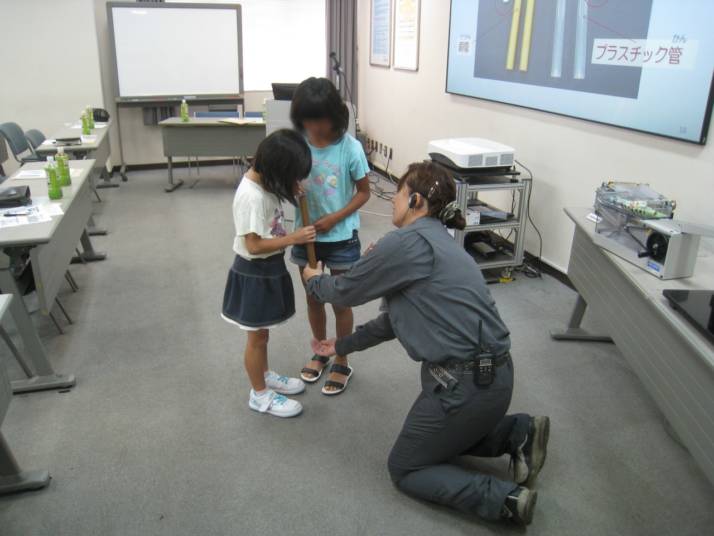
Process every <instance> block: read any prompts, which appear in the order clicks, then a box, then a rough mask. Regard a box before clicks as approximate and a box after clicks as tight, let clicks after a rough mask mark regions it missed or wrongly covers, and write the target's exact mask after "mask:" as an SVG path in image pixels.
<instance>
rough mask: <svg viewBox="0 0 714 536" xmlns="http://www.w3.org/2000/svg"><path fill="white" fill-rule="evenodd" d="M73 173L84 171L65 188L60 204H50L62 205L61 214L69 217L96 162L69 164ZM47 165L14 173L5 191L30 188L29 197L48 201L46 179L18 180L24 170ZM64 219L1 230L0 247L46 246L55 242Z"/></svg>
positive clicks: (25, 167) (74, 162) (5, 185)
mask: <svg viewBox="0 0 714 536" xmlns="http://www.w3.org/2000/svg"><path fill="white" fill-rule="evenodd" d="M69 167H70V169H81V170H82V173H81V174H80V175H79V176H78V177H72V185H71V186H67V187H65V188H62V193H63V194H64V196H63V197H62V199H60V200H58V201H50V203H59V204H60V206H61V207H62V210H63V211H64V212H65V213H66V212H67V211H68V210H69V208H70V205H71V204H72V202H73V200H74V198H75V195H76V194H77V192H79V191H80V189H81V188H82V186H83V185H84V183H85V181H86V180H87V179H88V178H89V175H90V173H91V171H92V168H93V167H94V160H70V161H69ZM44 168H45V163H44V162H31V163H27V164H25V165H23V166H22V167H21V168H20V169H18V170H17V171H16V172H15V173H13V174H12V175H11V176H10V177H9V178H8V179H7V180H6V181H5V182H4V183H3V187H4V188H8V187H11V186H25V185H26V186H29V187H30V195H31V196H32V198H33V200H34V199H37V198H38V197H45V198H47V179H46V178H44V177H43V178H41V179H39V178H38V179H35V178H31V179H24V178H23V179H18V178H16V176H17V174H18V173H19V172H20V171H22V170H27V169H44ZM61 219H62V215H59V216H53V217H52V221H48V222H44V223H31V224H29V225H18V226H16V227H8V228H6V229H2V230H0V247H5V246H18V245H36V244H46V243H47V242H49V241H50V239H51V238H52V235H53V233H54V231H55V228H56V227H57V224H58V222H59V221H60V220H61Z"/></svg>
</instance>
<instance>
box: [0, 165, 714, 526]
mask: <svg viewBox="0 0 714 536" xmlns="http://www.w3.org/2000/svg"><path fill="white" fill-rule="evenodd" d="M179 174H180V175H183V176H185V174H186V171H185V170H181V171H179ZM201 174H202V177H203V180H202V181H201V182H200V183H198V184H197V185H196V187H195V188H194V189H188V188H186V187H184V188H182V189H181V190H178V191H176V192H175V193H173V194H170V195H169V194H165V193H164V192H163V189H162V187H163V182H164V181H165V171H152V172H141V173H138V172H137V173H132V174H130V176H129V177H130V181H129V182H128V183H123V184H122V186H121V188H120V189H118V190H102V192H101V194H102V196H103V197H104V198H105V203H103V204H102V205H97V211H98V213H99V215H98V218H97V220H98V221H99V222H100V223H101V224H102V225H104V226H106V227H107V228H109V230H110V234H109V235H108V236H107V237H97V238H95V239H94V242H95V247H96V248H97V249H99V250H106V251H107V253H108V254H109V257H108V259H107V260H106V261H105V262H103V263H98V264H92V265H88V266H75V267H73V268H72V272H73V274H74V275H75V278H76V279H77V281H78V283H79V285H80V287H81V288H80V291H79V292H78V293H76V294H72V293H71V292H70V291H69V289H66V290H65V291H63V294H62V298H63V302H64V303H65V304H66V307H67V308H68V310H69V311H70V313H71V314H72V315H73V316H74V319H75V321H76V323H75V325H73V326H68V327H67V332H66V334H65V335H62V336H58V335H57V334H56V332H55V330H54V328H53V327H52V326H51V324H49V323H48V322H47V321H46V320H44V319H42V318H38V319H37V322H38V325H39V329H40V332H41V335H42V337H43V340H44V342H45V344H46V346H47V350H48V353H49V355H50V357H51V360H52V362H53V363H54V365H55V367H56V369H57V370H58V371H61V372H67V373H74V374H76V376H77V386H76V388H75V389H74V390H72V391H71V392H69V393H64V394H62V393H57V392H46V393H36V394H30V395H24V396H16V397H15V399H14V400H13V403H12V404H11V406H10V410H9V413H8V416H7V418H6V422H5V424H4V426H3V431H4V433H5V436H6V437H7V439H8V441H9V442H10V443H11V445H12V446H13V448H14V450H15V452H16V455H17V457H18V459H19V461H20V463H21V464H22V465H23V466H25V467H27V468H48V469H50V471H51V473H52V476H53V480H52V482H51V484H50V486H49V488H47V489H45V490H43V491H39V492H33V493H26V494H23V495H17V496H11V497H6V498H1V499H0V534H2V535H3V536H10V535H85V534H91V535H99V534H101V535H153V534H161V535H198V534H200V535H229V534H231V535H232V534H240V535H254V534H255V535H260V534H270V535H272V534H278V533H286V534H296V535H303V534H305V535H307V534H330V535H342V534H345V535H351V534H364V535H377V534H387V535H392V534H394V535H401V534H403V535H422V534H424V535H432V534H441V535H461V534H493V533H497V534H506V533H511V532H514V531H515V532H518V531H517V530H515V529H513V528H511V527H509V526H508V525H501V524H490V523H484V522H481V521H478V520H476V519H473V518H470V517H468V516H464V515H461V514H456V513H454V512H451V511H448V510H446V509H443V508H440V507H436V506H432V505H429V504H425V503H422V502H418V501H415V500H413V499H411V498H409V497H406V496H404V495H402V494H400V493H399V492H398V491H397V490H395V488H394V487H393V486H392V485H391V483H390V480H389V477H388V474H387V471H386V458H387V455H388V452H389V449H390V447H391V444H392V442H393V440H394V438H395V437H396V435H397V433H398V431H399V427H400V425H401V422H402V419H403V418H404V415H405V414H406V412H407V410H408V408H409V406H410V405H411V403H412V400H413V399H414V397H415V396H416V395H417V392H418V383H417V380H418V366H417V365H416V364H415V363H413V362H411V361H410V360H409V359H408V358H407V357H406V355H405V353H404V352H403V350H402V349H401V348H400V346H399V345H398V344H397V343H390V344H385V345H382V346H380V347H377V348H374V349H372V350H370V351H368V352H364V353H362V354H359V355H355V356H354V358H353V361H352V364H353V366H354V367H355V370H356V375H355V377H354V379H353V382H352V383H351V384H350V387H349V390H348V392H346V393H345V394H344V395H342V396H340V397H338V398H333V399H327V398H326V397H324V396H322V395H321V394H320V393H319V389H318V388H317V387H315V386H313V387H311V388H309V391H308V392H307V393H306V394H305V395H302V398H301V400H302V401H303V403H304V405H305V412H304V414H303V415H302V416H301V417H299V418H297V419H294V420H290V421H285V420H279V419H276V418H271V417H267V416H261V415H258V414H256V413H253V412H251V411H250V410H249V409H248V407H247V395H248V389H249V384H248V381H247V378H246V375H245V373H244V372H243V367H242V350H243V343H244V337H243V334H242V333H241V332H240V330H238V329H236V328H234V327H232V326H229V325H227V324H226V323H225V322H223V321H221V320H220V318H219V310H220V304H221V298H222V292H223V285H224V281H225V276H226V273H227V269H228V266H229V264H230V262H231V259H232V253H231V242H232V222H231V213H230V205H231V198H232V192H233V188H232V181H231V180H230V179H228V178H227V177H228V176H229V174H230V169H229V168H227V167H226V168H223V167H221V168H207V167H204V168H203V169H202V170H201ZM209 177H212V178H209ZM188 184H190V183H187V185H188ZM366 208H367V209H368V210H370V211H373V212H379V213H385V212H389V211H390V207H389V205H388V204H387V203H386V202H384V201H382V200H380V199H376V198H374V197H373V199H372V200H371V201H370V203H369V205H368V206H367V207H366ZM362 221H363V230H362V239H363V242H364V243H365V244H366V243H367V242H368V241H369V240H374V239H376V238H378V237H379V236H381V235H382V234H383V233H384V232H385V231H387V230H389V228H390V221H389V220H388V219H387V218H384V217H381V216H377V215H371V214H367V215H363V218H362ZM293 275H295V274H293ZM295 283H296V287H297V290H298V291H299V287H298V285H299V282H298V280H297V278H295ZM491 288H492V291H493V293H494V295H495V298H496V300H497V302H498V304H499V307H500V310H501V313H502V316H503V317H504V319H505V321H506V322H507V324H508V325H509V327H510V329H511V331H512V334H513V335H512V337H513V354H514V361H515V366H516V389H515V393H514V399H513V404H512V410H513V411H527V412H531V413H538V414H548V415H550V416H551V418H552V423H553V426H552V433H551V443H550V451H549V458H548V462H547V464H546V467H545V468H544V470H543V472H542V474H541V478H540V479H539V486H538V487H539V490H540V498H539V502H538V508H537V512H536V515H535V520H534V523H533V525H532V526H531V527H530V528H529V530H528V532H529V533H530V534H544V535H545V534H547V535H551V536H552V535H561V534H562V535H572V534H579V535H584V534H588V535H589V534H598V535H607V536H610V535H613V534H641V535H651V534H676V535H678V536H683V535H688V534H692V535H694V534H696V535H700V534H705V533H709V534H710V533H711V530H712V529H711V527H712V526H713V525H714V511H713V510H712V504H714V491H713V489H712V487H711V486H710V484H709V483H708V482H707V481H706V479H705V478H704V476H703V475H702V473H701V472H700V471H699V469H698V468H697V467H696V465H695V463H694V462H693V460H692V459H691V457H690V456H689V454H688V453H687V452H686V451H685V450H684V449H683V448H682V447H681V446H680V445H679V444H677V443H676V442H675V441H674V440H673V439H672V438H671V437H670V436H669V435H668V434H667V432H666V430H665V426H664V422H663V420H662V418H661V417H660V414H659V413H658V410H657V409H656V407H655V406H654V404H653V403H652V401H651V399H650V398H649V397H648V395H647V393H646V392H645V391H644V390H643V388H642V385H641V384H640V382H639V381H638V379H637V378H636V377H635V376H634V374H633V373H632V371H631V370H630V368H629V367H628V366H627V364H626V362H625V361H624V360H623V358H622V356H621V355H620V354H619V352H618V351H617V349H616V348H615V347H614V346H611V345H607V344H577V343H556V342H554V341H552V340H550V338H549V336H548V331H549V330H550V329H552V328H557V327H559V326H562V325H563V323H564V322H565V321H566V320H567V318H568V315H569V312H570V308H571V305H572V303H573V300H574V297H575V294H574V293H573V292H572V291H571V290H569V289H568V288H567V287H564V286H563V285H561V284H560V283H559V282H557V281H556V280H554V279H552V278H550V277H544V278H543V279H541V280H533V279H527V278H525V277H523V276H520V277H518V279H517V280H516V281H515V282H514V283H511V284H505V285H497V286H493V287H491ZM297 296H298V309H299V312H298V314H297V316H296V317H295V318H294V319H293V320H291V321H290V322H289V323H288V324H287V325H286V326H284V327H283V328H281V329H277V330H275V331H274V332H273V333H272V334H271V342H270V345H269V350H270V361H271V364H272V366H273V367H274V368H275V369H277V370H278V371H281V372H285V373H296V372H297V371H298V370H299V368H300V367H302V365H303V364H304V361H305V359H306V357H307V355H308V340H309V335H308V333H309V332H308V327H307V321H306V316H305V313H304V306H303V304H304V298H303V297H302V295H301V293H300V292H298V293H297ZM376 311H377V304H376V303H371V304H368V305H366V306H364V307H361V308H359V309H357V310H356V314H355V316H356V319H357V321H358V322H359V321H365V320H368V319H369V318H370V317H372V316H374V315H375V314H376ZM588 323H592V319H588ZM0 352H2V355H0V358H1V359H2V361H3V362H4V363H8V361H9V356H8V352H7V350H6V349H5V348H4V347H3V348H2V349H0ZM8 366H9V367H10V374H11V375H12V376H13V377H19V375H20V372H19V370H18V369H17V367H16V366H15V364H14V363H9V365H8ZM469 463H472V462H471V461H469ZM479 466H480V467H481V468H483V469H485V470H488V471H494V472H497V473H499V474H501V473H503V472H504V471H505V469H506V467H507V460H505V459H502V460H496V461H488V462H483V463H481V462H479Z"/></svg>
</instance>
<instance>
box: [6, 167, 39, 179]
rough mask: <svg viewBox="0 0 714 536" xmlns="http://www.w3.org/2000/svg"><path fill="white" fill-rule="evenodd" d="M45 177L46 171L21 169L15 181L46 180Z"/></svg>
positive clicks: (15, 176)
mask: <svg viewBox="0 0 714 536" xmlns="http://www.w3.org/2000/svg"><path fill="white" fill-rule="evenodd" d="M46 176H47V175H45V170H44V169H21V170H19V171H18V172H17V173H15V174H14V175H13V176H12V178H13V179H44V178H45V177H46Z"/></svg>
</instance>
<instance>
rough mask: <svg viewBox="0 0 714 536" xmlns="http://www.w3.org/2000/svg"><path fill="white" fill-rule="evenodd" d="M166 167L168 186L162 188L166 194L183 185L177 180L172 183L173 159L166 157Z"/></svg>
mask: <svg viewBox="0 0 714 536" xmlns="http://www.w3.org/2000/svg"><path fill="white" fill-rule="evenodd" d="M166 162H167V164H166V167H167V169H168V171H169V185H168V186H167V187H166V188H164V191H165V192H166V193H171V192H173V191H174V190H175V189H176V188H180V187H181V186H182V185H183V181H182V180H181V179H179V180H178V181H177V182H174V166H173V159H172V158H171V157H170V156H167V157H166Z"/></svg>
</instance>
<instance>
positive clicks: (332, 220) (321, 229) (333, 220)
mask: <svg viewBox="0 0 714 536" xmlns="http://www.w3.org/2000/svg"><path fill="white" fill-rule="evenodd" d="M339 221H340V220H339V219H338V218H337V217H335V215H334V214H328V215H327V216H323V217H322V218H320V219H319V220H317V221H316V222H314V223H313V225H314V226H315V230H316V231H317V232H318V233H320V234H322V233H327V232H329V230H330V229H332V228H333V227H334V226H335V225H337V223H338V222H339Z"/></svg>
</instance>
